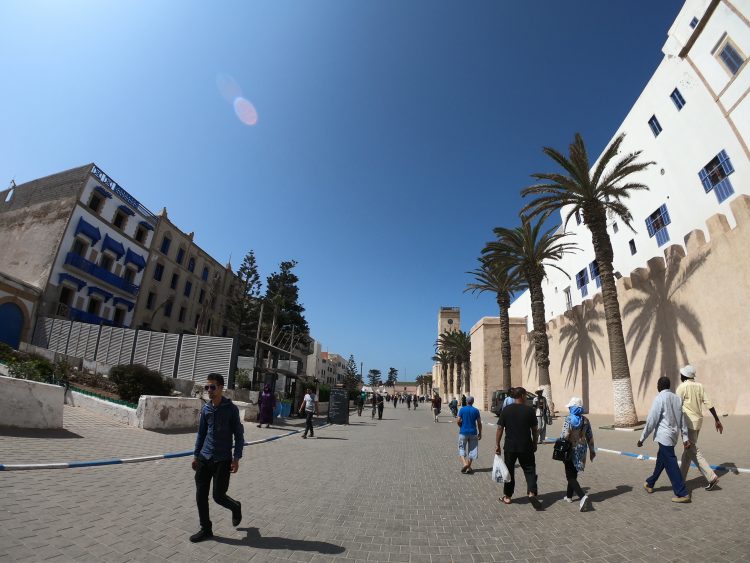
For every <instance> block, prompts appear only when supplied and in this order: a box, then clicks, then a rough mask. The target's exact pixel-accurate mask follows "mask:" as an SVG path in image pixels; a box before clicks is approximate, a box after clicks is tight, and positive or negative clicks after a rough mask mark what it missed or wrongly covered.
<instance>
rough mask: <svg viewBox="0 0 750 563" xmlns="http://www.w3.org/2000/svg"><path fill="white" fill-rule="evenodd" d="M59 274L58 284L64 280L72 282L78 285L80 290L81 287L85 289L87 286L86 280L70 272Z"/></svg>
mask: <svg viewBox="0 0 750 563" xmlns="http://www.w3.org/2000/svg"><path fill="white" fill-rule="evenodd" d="M57 276H58V281H57V283H58V284H61V283H62V282H64V281H66V282H70V283H72V284H74V285H76V286H78V291H80V290H81V289H83V288H84V287H86V282H85V281H83V280H82V279H79V278H77V277H75V276H71V275H70V274H57Z"/></svg>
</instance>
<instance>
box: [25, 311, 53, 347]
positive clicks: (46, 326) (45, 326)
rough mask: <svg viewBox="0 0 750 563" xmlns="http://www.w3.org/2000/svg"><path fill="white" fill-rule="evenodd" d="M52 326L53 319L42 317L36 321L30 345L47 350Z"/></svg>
mask: <svg viewBox="0 0 750 563" xmlns="http://www.w3.org/2000/svg"><path fill="white" fill-rule="evenodd" d="M53 324H54V319H49V318H46V317H43V318H40V319H39V320H37V323H36V329H35V330H34V338H32V340H31V343H32V344H33V345H34V346H38V347H39V348H47V349H49V341H50V338H51V336H52V325H53Z"/></svg>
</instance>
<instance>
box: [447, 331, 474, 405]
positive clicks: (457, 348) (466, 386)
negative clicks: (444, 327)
mask: <svg viewBox="0 0 750 563" xmlns="http://www.w3.org/2000/svg"><path fill="white" fill-rule="evenodd" d="M448 346H449V349H450V350H451V351H452V352H453V356H454V357H455V359H456V376H457V377H456V380H457V381H458V389H457V390H456V394H459V393H461V392H464V393H467V394H468V393H469V392H470V391H471V383H470V381H471V379H470V378H471V369H470V365H471V336H469V334H468V333H467V332H464V331H463V330H456V331H453V332H451V333H450V339H449V344H448Z"/></svg>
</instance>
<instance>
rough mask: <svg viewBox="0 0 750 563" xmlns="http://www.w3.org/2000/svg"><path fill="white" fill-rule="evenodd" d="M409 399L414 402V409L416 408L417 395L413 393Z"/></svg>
mask: <svg viewBox="0 0 750 563" xmlns="http://www.w3.org/2000/svg"><path fill="white" fill-rule="evenodd" d="M411 400H412V402H413V403H414V410H417V405H418V404H419V397H417V396H416V395H413V396H412V398H411Z"/></svg>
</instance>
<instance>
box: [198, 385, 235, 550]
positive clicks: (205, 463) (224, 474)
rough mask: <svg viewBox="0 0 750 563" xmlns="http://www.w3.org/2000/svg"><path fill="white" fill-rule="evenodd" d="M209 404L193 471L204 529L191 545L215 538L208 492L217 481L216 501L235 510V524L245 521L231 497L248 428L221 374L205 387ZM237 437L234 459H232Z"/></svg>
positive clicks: (205, 408) (205, 407)
mask: <svg viewBox="0 0 750 563" xmlns="http://www.w3.org/2000/svg"><path fill="white" fill-rule="evenodd" d="M204 389H205V390H206V391H208V398H209V402H208V403H206V404H205V405H203V408H202V409H201V419H200V423H199V425H198V436H197V437H196V439H195V453H194V457H193V471H195V487H196V491H195V499H196V502H197V503H198V516H199V517H200V523H201V529H200V531H199V532H197V533H195V534H193V535H192V536H190V541H191V542H199V541H203V540H207V539H209V538H211V537H213V530H212V525H211V519H210V518H209V516H208V491H209V488H210V486H211V481H212V480H213V482H214V501H216V503H217V504H220V505H221V506H223V507H224V508H228V509H229V510H231V511H232V525H233V526H238V525H239V523H240V521H241V520H242V505H241V504H240V503H239V502H238V501H236V500H234V499H233V498H231V497H229V496H227V489H229V476H230V473H237V470H238V469H239V466H240V458H241V457H242V448H243V447H244V445H245V428H244V427H243V426H242V421H241V420H240V411H239V409H238V408H237V406H236V405H235V404H233V403H232V401H230V400H229V399H227V398H226V397H224V396H223V392H224V377H223V376H222V375H220V374H217V373H211V374H209V375H208V378H207V380H206V385H205V387H204ZM232 437H234V456H232Z"/></svg>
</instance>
